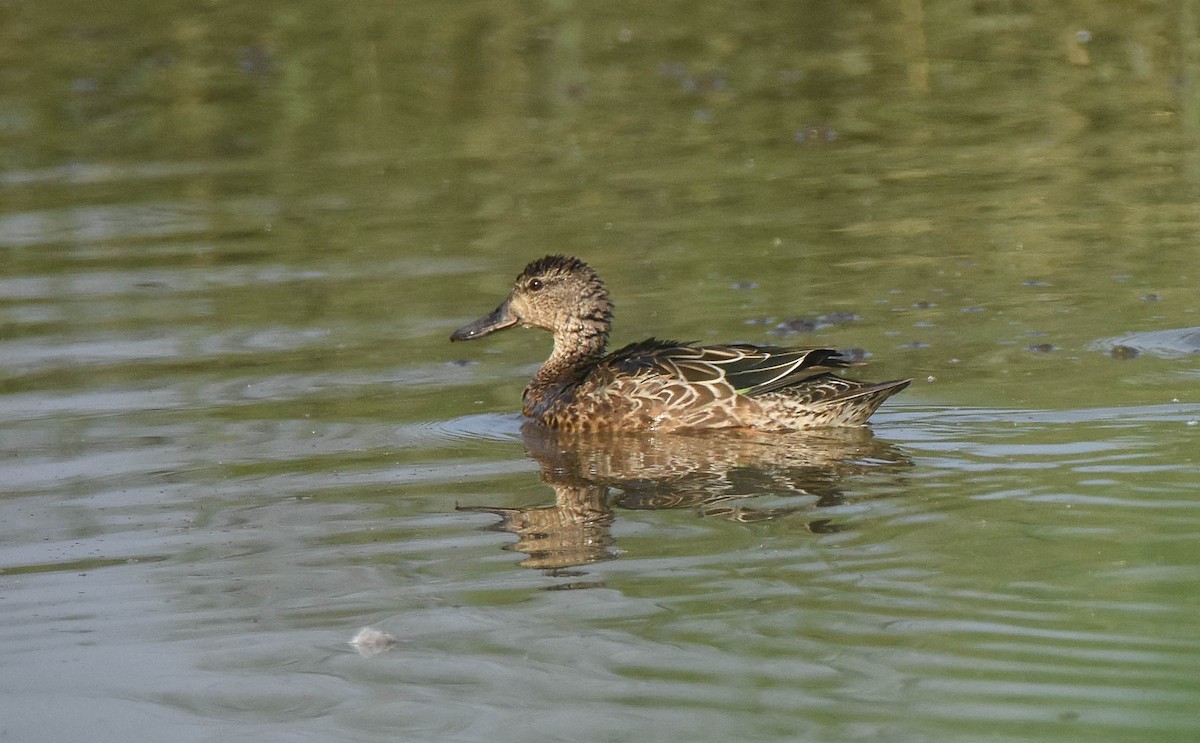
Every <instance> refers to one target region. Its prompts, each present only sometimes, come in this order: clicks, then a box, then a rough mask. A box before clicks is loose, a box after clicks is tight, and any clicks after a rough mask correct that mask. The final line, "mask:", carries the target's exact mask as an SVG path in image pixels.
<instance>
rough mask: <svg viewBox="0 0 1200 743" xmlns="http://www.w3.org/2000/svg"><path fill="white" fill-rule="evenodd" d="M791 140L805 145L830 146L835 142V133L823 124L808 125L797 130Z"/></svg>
mask: <svg viewBox="0 0 1200 743" xmlns="http://www.w3.org/2000/svg"><path fill="white" fill-rule="evenodd" d="M793 139H795V140H796V141H797V142H799V143H800V144H807V145H822V144H832V143H833V142H834V141H836V140H837V132H835V131H834V130H833V129H830V128H829V127H827V126H825V125H824V124H808V125H806V126H804V127H802V128H800V129H798V130H797V131H796V133H795V134H794V135H793Z"/></svg>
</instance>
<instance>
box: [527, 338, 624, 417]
mask: <svg viewBox="0 0 1200 743" xmlns="http://www.w3.org/2000/svg"><path fill="white" fill-rule="evenodd" d="M607 345H608V319H607V317H605V318H602V319H601V320H594V319H591V318H585V319H579V320H572V322H570V323H568V324H567V325H566V326H565V327H563V328H560V329H559V330H558V331H557V332H556V333H555V334H554V351H553V352H551V354H550V358H548V359H546V361H545V363H543V364H542V366H541V368H540V369H538V371H537V374H535V375H534V377H533V380H532V381H530V383H529V386H528V387H526V388H525V406H526V411H527V412H534V411H535V410H536V409H539V408H541V409H544V408H545V407H546V406H548V405H553V404H554V403H558V402H567V401H569V399H570V398H571V395H572V389H573V388H574V387H575V386H576V385H577V384H579V382H581V381H583V379H584V377H585V376H586V374H587V370H588V368H589V366H590V363H591V362H593V361H596V360H597V359H599V358H600V357H602V356H603V355H604V349H605V347H606V346H607ZM536 412H538V413H540V412H542V411H541V410H536Z"/></svg>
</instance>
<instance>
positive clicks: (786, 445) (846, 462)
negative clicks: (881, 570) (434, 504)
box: [458, 423, 911, 570]
mask: <svg viewBox="0 0 1200 743" xmlns="http://www.w3.org/2000/svg"><path fill="white" fill-rule="evenodd" d="M521 435H522V438H523V439H524V442H525V448H526V450H527V451H528V452H529V454H530V456H532V457H533V458H534V459H535V460H537V462H538V464H539V465H540V477H541V479H542V482H544V483H546V484H547V485H549V486H550V487H551V488H552V489H553V490H554V502H553V503H552V504H550V505H540V506H529V507H524V508H505V507H498V506H486V505H478V506H459V507H458V510H460V511H484V512H487V513H494V514H496V515H497V516H499V517H500V519H501V521H500V523H499V524H498V525H497V526H496V527H495V528H498V529H500V530H503V531H508V532H511V533H513V534H516V535H517V543H516V544H515V545H513V546H512V547H511V549H514V550H516V551H518V552H524V553H525V554H526V555H527V556H528V557H527V558H526V559H525V560H523V561H522V562H521V565H522V566H524V567H527V568H539V569H545V570H559V569H564V568H570V567H574V566H579V565H586V564H589V563H594V562H600V561H603V560H611V559H614V558H615V557H616V556H617V554H616V552H615V551H614V549H613V537H612V533H611V526H612V524H613V520H614V518H615V511H616V509H630V510H633V509H637V510H657V509H669V508H691V509H694V510H695V511H696V512H697V514H698V515H700V516H703V517H713V516H715V517H720V518H726V519H730V520H733V521H741V522H758V521H768V520H772V519H779V518H783V517H792V516H798V517H800V518H807V521H805V526H806V528H807V529H809V530H810V531H815V532H829V531H836V530H837V528H838V527H837V525H836V524H835V523H834V522H832V521H831V520H829V519H827V518H815V517H814V516H815V514H814V509H818V508H825V507H829V506H836V505H840V504H842V503H844V502H846V500H847V499H848V498H849V497H851V496H850V494H849V492H848V487H847V484H846V481H847V479H848V478H851V477H853V476H856V475H864V474H868V473H873V474H877V475H886V476H892V477H894V476H897V475H898V474H899V473H900V472H902V471H903V470H905V469H907V467H908V466H909V465H910V464H911V461H910V460H909V459H908V457H907V456H906V455H905V454H904V453H903V452H901V451H900V450H899V449H897V448H896V447H894V446H892V445H891V444H889V443H887V442H885V441H880V440H879V439H876V438H875V437H874V435H873V434H872V433H871V431H870V429H867V428H846V429H830V430H824V431H820V432H794V433H790V434H761V433H730V432H719V431H707V432H703V433H693V434H680V433H675V434H659V433H655V434H645V433H643V434H631V433H622V434H615V433H568V432H562V431H554V430H551V429H548V428H545V427H543V426H540V425H537V424H534V423H526V424H525V425H524V426H523V427H522V429H521ZM889 490H891V489H889ZM767 496H772V497H773V498H772V499H771V504H767V503H766V502H765V501H767ZM774 498H783V499H785V504H784V505H775V504H776V503H777V501H775V500H774Z"/></svg>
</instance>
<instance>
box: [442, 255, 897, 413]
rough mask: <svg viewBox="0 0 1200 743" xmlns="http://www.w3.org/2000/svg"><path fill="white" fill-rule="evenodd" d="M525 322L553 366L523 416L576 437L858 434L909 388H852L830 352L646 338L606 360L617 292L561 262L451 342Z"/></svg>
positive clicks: (571, 262)
mask: <svg viewBox="0 0 1200 743" xmlns="http://www.w3.org/2000/svg"><path fill="white" fill-rule="evenodd" d="M518 324H519V325H523V326H525V327H535V328H543V329H545V330H549V331H550V332H552V333H553V334H554V350H553V352H551V354H550V358H548V359H546V362H545V363H544V364H542V366H541V368H540V369H538V372H537V374H535V375H534V377H533V380H532V381H531V382H530V383H529V386H528V387H526V388H525V395H524V406H523V410H524V413H525V415H527V416H529V417H530V418H533V419H535V420H538V421H540V422H542V423H544V424H545V425H547V426H550V427H551V428H558V429H563V430H569V431H598V430H658V431H677V430H686V429H703V428H752V429H758V430H765V431H784V430H795V429H802V428H816V427H821V426H857V425H862V424H863V423H865V422H866V420H867V418H869V417H870V416H871V414H872V413H874V412H875V409H876V408H878V407H879V405H880V403H882V402H883V401H884V400H885V399H887V398H888V397H890V396H891V395H894V394H895V393H897V392H899V391H900V390H902V389H904V388H905V387H907V386H908V384H909V382H910V381H911V380H907V379H903V380H896V381H891V382H880V383H878V384H872V383H867V382H855V381H852V380H849V379H843V378H842V377H839V376H836V375H835V373H834V372H835V371H837V370H840V369H843V368H845V367H847V366H849V365H850V362H848V361H846V360H845V359H844V358H842V357H841V356H840V355H839V354H838V352H837V351H834V350H832V349H828V348H779V347H776V346H751V345H745V344H733V345H725V346H694V345H691V344H689V343H679V342H676V341H666V340H657V339H655V338H649V339H647V340H644V341H641V342H640V343H634V344H631V345H628V346H625V347H624V348H622V349H620V350H618V351H614V352H613V353H610V354H607V355H606V354H605V347H606V345H607V343H608V333H609V330H610V328H611V327H612V302H611V300H610V299H609V297H608V290H607V289H606V288H605V287H604V282H602V281H601V280H600V277H599V276H597V275H596V272H595V271H593V270H592V269H591V267H589V266H588V265H587V264H586V263H584V262H583V261H581V260H579V259H578V258H570V257H566V256H561V255H550V256H546V257H545V258H540V259H538V260H536V261H534V262H532V263H530V264H529V265H528V266H526V267H525V270H524V271H522V272H521V274H520V275H519V276H518V277H517V280H516V284H515V285H514V286H513V290H512V292H511V293H510V294H509V295H508V298H507V299H505V300H504V302H503V303H501V304H500V306H499V307H497V308H496V309H495V310H494V311H493V312H492V313H491V314H489V315H488V316H486V317H483V318H481V319H479V320H476V321H475V322H473V323H471V324H469V325H466V326H464V327H462V328H459V329H458V330H457V331H455V332H454V334H453V335H451V336H450V339H451V340H472V339H475V338H482V337H483V336H485V335H488V334H489V333H493V332H495V331H497V330H503V329H505V328H510V327H512V326H514V325H518Z"/></svg>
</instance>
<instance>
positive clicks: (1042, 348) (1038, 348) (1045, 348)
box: [1029, 343, 1058, 353]
mask: <svg viewBox="0 0 1200 743" xmlns="http://www.w3.org/2000/svg"><path fill="white" fill-rule="evenodd" d="M1029 350H1030V351H1033V352H1034V353H1050V352H1051V351H1056V350H1058V349H1057V348H1055V346H1054V345H1053V344H1050V343H1038V344H1036V345H1033V346H1030V347H1029Z"/></svg>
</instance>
